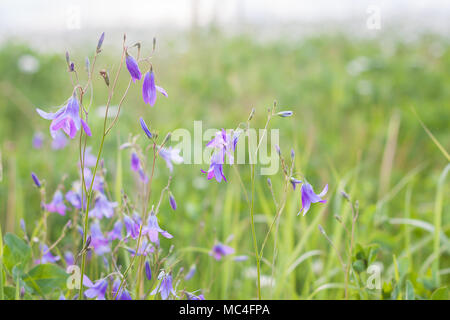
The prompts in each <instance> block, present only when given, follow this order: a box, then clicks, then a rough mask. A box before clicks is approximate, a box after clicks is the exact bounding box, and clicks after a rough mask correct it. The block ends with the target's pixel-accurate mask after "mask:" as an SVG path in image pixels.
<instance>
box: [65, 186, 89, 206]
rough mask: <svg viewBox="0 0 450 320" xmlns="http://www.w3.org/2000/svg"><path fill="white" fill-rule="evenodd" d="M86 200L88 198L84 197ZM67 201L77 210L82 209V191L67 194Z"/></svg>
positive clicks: (70, 191)
mask: <svg viewBox="0 0 450 320" xmlns="http://www.w3.org/2000/svg"><path fill="white" fill-rule="evenodd" d="M84 198H86V197H84ZM66 200H67V201H69V203H70V204H71V205H72V206H73V207H74V208H76V209H81V193H80V190H78V191H73V190H69V191H67V193H66ZM83 205H84V207H86V199H84V203H83Z"/></svg>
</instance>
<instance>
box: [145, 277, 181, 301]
mask: <svg viewBox="0 0 450 320" xmlns="http://www.w3.org/2000/svg"><path fill="white" fill-rule="evenodd" d="M160 280H161V283H159V284H157V285H156V288H155V289H154V290H153V291H152V292H151V293H150V294H151V295H155V294H157V293H158V292H160V293H161V298H162V299H163V300H167V298H168V297H169V295H170V294H173V295H174V296H175V297H176V295H177V294H176V292H175V290H174V289H173V285H172V275H170V274H165V275H163V276H162V279H160Z"/></svg>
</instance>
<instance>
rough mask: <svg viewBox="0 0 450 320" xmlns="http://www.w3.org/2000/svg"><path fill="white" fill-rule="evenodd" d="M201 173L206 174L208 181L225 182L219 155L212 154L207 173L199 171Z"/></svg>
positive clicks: (221, 157) (221, 160) (221, 158)
mask: <svg viewBox="0 0 450 320" xmlns="http://www.w3.org/2000/svg"><path fill="white" fill-rule="evenodd" d="M201 171H202V172H203V173H206V174H207V178H208V180H211V179H212V178H215V179H216V180H217V182H221V181H222V179H223V180H224V181H227V179H226V178H225V176H224V174H223V156H222V155H221V154H220V153H214V154H213V155H212V156H211V163H210V165H209V170H208V172H205V171H203V170H201Z"/></svg>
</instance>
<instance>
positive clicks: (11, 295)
mask: <svg viewBox="0 0 450 320" xmlns="http://www.w3.org/2000/svg"><path fill="white" fill-rule="evenodd" d="M15 299H16V288H14V287H11V286H8V287H5V300H15ZM22 300H33V297H32V296H31V295H30V294H29V293H27V292H25V295H24V296H23V297H22Z"/></svg>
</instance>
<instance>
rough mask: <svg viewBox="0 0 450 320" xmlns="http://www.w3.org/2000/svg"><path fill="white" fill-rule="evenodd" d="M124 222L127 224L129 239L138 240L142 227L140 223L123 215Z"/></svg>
mask: <svg viewBox="0 0 450 320" xmlns="http://www.w3.org/2000/svg"><path fill="white" fill-rule="evenodd" d="M123 222H124V223H125V229H126V230H127V238H129V237H131V238H132V239H136V238H137V237H138V236H139V229H140V227H141V223H140V221H136V219H133V218H130V217H129V216H127V215H126V214H124V215H123Z"/></svg>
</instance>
